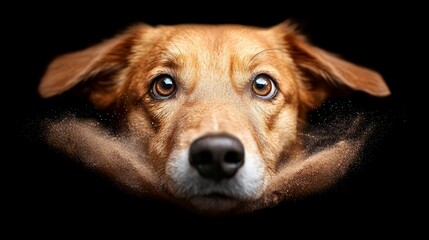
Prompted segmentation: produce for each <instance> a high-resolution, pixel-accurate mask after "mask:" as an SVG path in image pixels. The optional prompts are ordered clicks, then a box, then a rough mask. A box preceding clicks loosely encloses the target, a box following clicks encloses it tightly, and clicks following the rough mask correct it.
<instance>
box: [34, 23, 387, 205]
mask: <svg viewBox="0 0 429 240" xmlns="http://www.w3.org/2000/svg"><path fill="white" fill-rule="evenodd" d="M70 89H73V90H76V91H78V92H79V93H83V94H87V95H88V97H89V99H90V100H91V101H92V102H93V103H94V105H95V106H96V107H98V108H100V109H107V110H108V111H116V112H120V114H119V115H120V116H121V118H123V119H122V120H123V121H122V124H123V126H124V128H126V129H127V131H128V132H129V134H131V135H132V136H133V137H134V138H137V139H138V140H137V142H138V147H139V149H140V151H141V152H142V153H144V154H145V161H144V164H145V168H147V169H149V170H150V172H151V173H152V174H153V175H154V176H155V178H156V179H157V181H158V182H157V183H156V184H158V185H160V186H161V187H160V188H161V189H162V190H161V192H162V194H165V195H168V197H169V198H173V199H175V201H177V202H183V203H185V204H190V205H191V206H192V207H196V208H197V209H201V210H207V211H226V210H230V209H232V208H234V207H236V206H238V205H239V204H240V203H245V202H250V201H254V200H256V199H258V198H260V197H261V196H262V195H263V194H264V192H265V191H266V189H267V188H269V186H270V184H271V181H272V178H273V176H275V175H276V173H277V172H278V171H279V169H280V168H284V167H285V166H286V167H287V165H288V164H291V163H292V162H293V161H294V159H299V157H298V156H300V153H301V151H300V150H301V146H300V140H299V132H300V131H301V129H302V127H303V125H304V122H305V116H306V113H307V111H308V110H309V109H312V108H315V107H317V106H318V105H319V104H320V103H321V102H322V101H323V100H324V99H325V98H326V97H328V96H330V95H331V94H333V93H339V92H340V91H343V90H344V91H346V90H360V91H365V92H367V93H369V94H373V95H377V96H384V95H388V94H389V90H388V88H387V86H386V85H385V83H384V82H383V80H382V78H381V77H380V76H379V75H378V74H377V73H375V72H372V71H370V70H368V69H365V68H362V67H359V66H356V65H353V64H351V63H348V62H346V61H344V60H341V59H340V58H337V57H335V56H334V55H332V54H330V53H327V52H325V51H323V50H321V49H319V48H316V47H314V46H312V45H311V44H309V43H308V42H307V41H306V40H305V39H304V38H303V37H302V36H300V35H299V34H297V33H296V32H295V31H294V29H293V28H292V27H291V26H290V25H288V24H280V25H278V26H275V27H272V28H256V27H246V26H239V25H218V26H210V25H177V26H159V27H151V26H147V25H139V26H134V27H133V28H131V29H129V30H128V31H126V32H125V33H123V34H122V35H118V36H117V37H115V38H113V39H111V40H108V41H105V42H103V43H101V44H99V45H96V46H94V47H91V48H88V49H86V50H83V51H80V52H77V53H72V54H68V55H65V56H62V57H60V58H58V59H57V60H56V61H54V62H53V64H52V65H51V66H50V68H49V69H48V71H47V73H46V75H45V77H44V79H43V80H42V83H41V85H40V88H39V90H40V93H41V95H42V96H44V97H51V96H54V95H57V94H60V93H62V92H64V91H66V90H70ZM142 164H143V163H142ZM112 171H114V170H112ZM158 194H161V193H158Z"/></svg>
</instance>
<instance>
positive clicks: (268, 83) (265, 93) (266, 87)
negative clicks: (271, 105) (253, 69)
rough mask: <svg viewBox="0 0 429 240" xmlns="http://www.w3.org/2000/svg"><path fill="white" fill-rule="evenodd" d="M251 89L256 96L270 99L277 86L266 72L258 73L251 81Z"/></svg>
mask: <svg viewBox="0 0 429 240" xmlns="http://www.w3.org/2000/svg"><path fill="white" fill-rule="evenodd" d="M252 91H253V93H254V94H256V96H257V97H259V98H262V99H264V100H270V99H272V98H274V97H275V96H276V94H277V88H276V86H275V85H274V82H273V80H272V79H271V77H270V76H268V75H266V74H259V75H258V76H256V77H255V79H254V80H253V83H252Z"/></svg>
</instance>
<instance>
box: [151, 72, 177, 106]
mask: <svg viewBox="0 0 429 240" xmlns="http://www.w3.org/2000/svg"><path fill="white" fill-rule="evenodd" d="M175 92H176V83H175V81H174V79H173V77H172V76H170V75H166V74H164V75H160V76H158V77H156V78H155V79H154V80H153V82H152V88H151V93H152V96H153V98H154V99H156V100H163V99H167V98H169V97H171V96H172V95H173V94H174V93H175Z"/></svg>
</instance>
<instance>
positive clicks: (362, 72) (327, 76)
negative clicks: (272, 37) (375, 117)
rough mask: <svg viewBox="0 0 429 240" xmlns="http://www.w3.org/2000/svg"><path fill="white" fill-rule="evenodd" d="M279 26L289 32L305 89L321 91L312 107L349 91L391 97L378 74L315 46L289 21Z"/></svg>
mask: <svg viewBox="0 0 429 240" xmlns="http://www.w3.org/2000/svg"><path fill="white" fill-rule="evenodd" d="M276 27H277V28H283V34H285V33H286V34H285V35H284V36H285V40H286V44H287V48H288V51H289V53H290V54H291V56H292V58H293V60H294V62H295V64H296V66H297V67H298V69H299V70H300V72H301V77H302V80H303V82H304V86H305V88H306V90H309V91H313V92H314V91H319V92H318V93H317V94H316V98H318V99H313V100H312V101H313V103H312V104H311V105H318V104H320V102H321V101H323V100H324V99H325V98H326V97H328V96H330V95H332V94H337V93H339V92H343V91H344V90H346V89H348V90H358V91H363V92H366V93H368V94H371V95H374V96H379V97H381V96H387V95H389V94H390V91H389V88H388V87H387V85H386V83H385V82H384V80H383V78H382V77H381V76H380V74H378V73H377V72H375V71H372V70H370V69H367V68H364V67H361V66H358V65H356V64H353V63H350V62H348V61H346V60H343V59H341V58H340V57H338V56H336V55H334V54H332V53H330V52H327V51H325V50H322V49H320V48H318V47H315V46H313V45H312V44H310V43H309V42H308V41H307V40H306V38H305V37H304V36H302V35H300V34H299V33H297V32H296V31H295V30H294V27H293V26H291V24H290V23H288V22H286V23H283V24H280V25H278V26H276ZM285 29H286V30H285ZM321 88H322V89H323V90H322V89H321ZM321 90H322V92H320V91H321ZM317 95H318V97H317Z"/></svg>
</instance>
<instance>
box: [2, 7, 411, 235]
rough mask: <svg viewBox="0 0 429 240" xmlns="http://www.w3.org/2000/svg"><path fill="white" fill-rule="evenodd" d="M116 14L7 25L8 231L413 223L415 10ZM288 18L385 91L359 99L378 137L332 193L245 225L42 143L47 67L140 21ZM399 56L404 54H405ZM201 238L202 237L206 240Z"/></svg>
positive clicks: (29, 13)
mask: <svg viewBox="0 0 429 240" xmlns="http://www.w3.org/2000/svg"><path fill="white" fill-rule="evenodd" d="M119 4H120V3H116V4H115V5H111V6H110V7H108V8H106V6H103V7H99V8H91V9H89V8H88V6H86V5H79V4H72V3H71V2H70V3H65V4H63V5H61V6H60V5H58V6H52V5H51V6H49V7H48V6H40V5H38V6H29V5H26V6H25V7H23V6H20V7H19V8H16V9H10V11H11V12H12V13H15V14H14V16H13V17H12V18H11V19H10V20H9V21H7V20H6V21H4V23H5V24H6V28H5V29H6V31H7V34H6V36H7V37H5V40H6V45H5V46H4V47H5V51H6V52H8V53H12V54H11V55H9V56H8V58H7V59H8V62H9V63H8V64H7V65H5V66H6V69H5V71H6V72H7V73H10V75H9V76H8V79H6V80H5V82H7V84H12V86H11V87H7V88H6V89H4V96H6V99H5V105H6V106H7V107H6V110H5V111H7V112H8V113H12V114H6V115H4V116H5V117H6V118H8V119H9V117H10V116H9V115H12V116H13V117H12V128H10V127H9V125H7V126H6V128H7V129H6V130H7V131H6V132H9V131H10V130H12V132H13V134H12V138H11V141H10V140H9V141H8V143H11V146H8V144H7V145H6V146H7V148H8V149H6V150H7V152H8V150H10V152H11V155H10V156H9V157H7V159H8V160H7V161H8V162H9V163H12V167H10V168H5V169H4V170H3V171H4V172H5V176H9V174H11V175H12V176H11V177H8V178H7V180H6V185H7V188H6V189H7V190H10V192H7V194H6V198H7V200H10V204H7V205H6V208H7V210H8V211H9V212H12V214H10V215H7V216H8V219H9V222H12V223H13V225H14V226H20V228H19V229H27V230H28V231H31V232H50V230H51V229H59V230H62V232H63V233H71V232H80V230H82V229H93V230H94V229H95V230H96V232H111V231H114V230H117V229H121V230H124V231H126V232H137V233H139V234H141V235H143V236H144V235H145V234H147V232H148V231H155V230H154V229H155V227H158V226H161V227H162V229H165V230H162V231H157V234H160V235H164V234H168V233H171V232H169V231H170V229H171V228H172V227H175V228H176V229H179V231H180V232H182V233H185V234H189V235H193V236H197V237H198V236H201V237H205V236H212V235H215V236H218V235H219V236H222V235H223V234H226V233H225V231H235V232H236V233H239V234H243V233H248V232H251V231H253V230H262V231H263V232H265V233H279V234H283V235H288V234H290V232H296V228H297V227H299V228H304V229H306V230H304V231H301V232H300V233H312V232H314V233H328V234H331V233H332V234H334V233H335V232H336V231H337V229H340V228H341V229H346V230H349V231H350V232H351V233H353V234H355V233H359V232H366V231H367V230H379V231H380V232H392V231H393V232H395V231H398V230H401V229H402V228H403V227H404V224H406V223H408V222H409V218H410V215H408V214H409V213H412V212H413V211H412V208H411V206H412V205H413V202H412V201H409V200H410V199H412V198H413V197H414V196H415V194H414V193H413V192H411V191H410V180H409V179H410V178H409V177H410V176H412V175H413V174H410V171H412V169H411V168H410V166H409V164H408V162H409V161H412V160H410V159H408V158H407V156H408V145H409V144H410V143H411V142H412V140H411V139H409V136H408V117H407V113H408V100H407V99H408V97H409V96H408V95H407V94H408V89H410V87H409V86H410V85H411V84H410V83H411V82H412V81H413V79H410V74H409V71H410V69H409V68H407V67H406V63H407V61H409V59H411V58H410V56H409V55H408V54H410V51H408V50H409V49H410V48H411V49H412V45H409V44H410V43H411V41H410V39H409V38H410V34H409V32H410V31H413V30H411V28H412V27H414V26H416V25H417V24H419V22H418V19H419V17H420V16H419V15H418V13H417V12H415V14H411V15H412V16H407V17H404V13H407V12H409V11H410V9H409V8H408V7H406V6H399V5H398V6H394V5H392V4H391V5H390V6H385V7H383V8H376V7H375V6H373V5H371V4H367V5H362V4H361V5H352V4H350V5H349V6H341V5H336V6H331V7H330V8H329V7H326V6H324V8H322V7H323V6H319V5H311V4H309V3H308V4H302V5H301V6H292V5H288V3H283V4H285V6H279V5H278V4H272V3H269V2H265V1H263V2H259V3H257V4H251V3H247V4H246V7H247V9H244V5H242V6H240V7H234V8H233V7H231V6H229V5H221V4H218V3H215V2H207V3H200V4H199V5H195V4H194V5H192V7H191V5H186V7H185V8H186V11H182V10H179V7H180V6H179V5H180V4H177V3H176V4H175V5H174V6H173V5H171V4H167V3H155V6H152V7H149V6H144V4H139V5H135V6H134V5H126V4H125V3H124V4H123V5H119ZM106 5H110V4H107V3H106ZM141 5H142V6H141ZM242 7H243V8H242ZM36 8H37V9H44V10H36ZM51 8H53V9H52V10H51ZM17 9H20V10H17ZM66 11H67V12H66ZM285 19H294V20H295V22H297V23H299V24H300V26H301V29H302V32H303V33H305V34H306V35H307V36H309V38H310V39H311V41H312V42H313V43H315V44H316V45H318V46H320V47H322V48H325V49H327V50H330V51H332V52H336V53H338V54H340V55H341V56H343V57H344V58H346V59H348V60H350V61H352V62H355V63H358V64H361V65H364V66H367V67H369V68H372V69H375V70H377V71H379V72H380V73H381V74H382V75H383V76H384V78H385V80H386V82H387V84H388V85H389V87H390V88H391V91H392V96H391V97H388V98H386V99H382V100H380V99H373V98H370V99H368V98H358V99H360V100H362V102H363V103H362V105H360V107H362V106H363V107H364V108H369V109H371V110H374V109H376V111H377V112H380V115H382V116H383V124H382V125H383V127H382V130H380V131H379V135H378V136H377V138H378V139H377V141H375V143H376V145H374V146H372V147H371V148H370V149H369V150H368V151H369V152H368V154H367V159H366V160H365V161H364V164H362V166H361V167H360V168H359V169H357V170H355V171H353V173H351V174H350V176H349V177H347V178H346V179H344V180H343V181H342V182H341V183H340V184H339V185H338V187H336V188H333V189H332V190H330V191H327V192H325V193H323V194H318V195H315V196H313V197H309V198H306V199H304V200H299V201H292V202H286V203H284V204H282V205H280V206H277V207H273V208H270V209H266V210H263V211H259V212H257V213H254V214H250V215H244V216H230V217H221V218H218V217H217V218H212V217H203V216H198V215H195V214H192V213H189V212H186V211H183V210H181V209H177V208H176V207H174V206H170V205H168V204H163V203H159V202H157V201H151V200H142V199H138V198H135V197H133V196H130V195H128V194H126V193H124V192H123V191H121V190H118V189H117V188H116V187H114V186H112V184H111V183H110V182H108V181H106V180H105V179H103V178H101V177H100V176H98V175H96V174H93V173H91V172H89V171H87V170H86V169H84V168H83V167H82V166H80V165H78V164H76V163H75V162H74V161H72V160H70V159H65V158H64V156H63V155H61V154H59V153H55V152H54V151H52V150H50V149H49V148H48V147H47V146H46V145H45V144H43V142H41V141H40V134H39V132H38V130H37V126H38V123H39V122H40V119H41V118H42V116H44V113H46V111H47V110H48V109H49V104H51V103H50V102H49V101H45V100H42V99H40V98H39V96H38V94H37V91H36V89H37V85H38V83H39V80H40V78H41V76H42V75H43V72H44V70H45V68H46V66H47V65H48V64H49V62H50V61H51V60H52V59H53V58H54V57H56V56H58V55H59V54H63V53H66V52H69V51H74V50H79V49H82V48H85V47H87V46H90V45H92V44H94V43H97V42H99V41H101V40H102V39H105V38H108V37H111V36H113V35H114V34H116V33H117V32H119V31H121V30H123V29H124V28H125V27H127V26H129V25H130V24H133V23H136V22H146V23H149V24H153V25H156V24H175V23H214V24H217V23H238V24H251V25H260V26H271V25H274V24H277V23H280V22H282V21H283V20H285ZM407 29H408V30H407ZM404 45H406V46H407V49H408V50H404V48H401V47H400V46H404ZM9 108H10V109H9ZM9 139H10V138H9ZM181 224H184V225H183V226H182V225H181ZM96 226H98V227H96ZM119 227H121V228H119ZM123 227H125V228H123ZM315 227H316V228H317V230H316V229H315ZM197 230H203V231H205V233H204V235H201V234H197V232H198V231H197ZM172 231H173V230H172ZM175 231H176V230H175ZM17 233H19V232H17Z"/></svg>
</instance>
